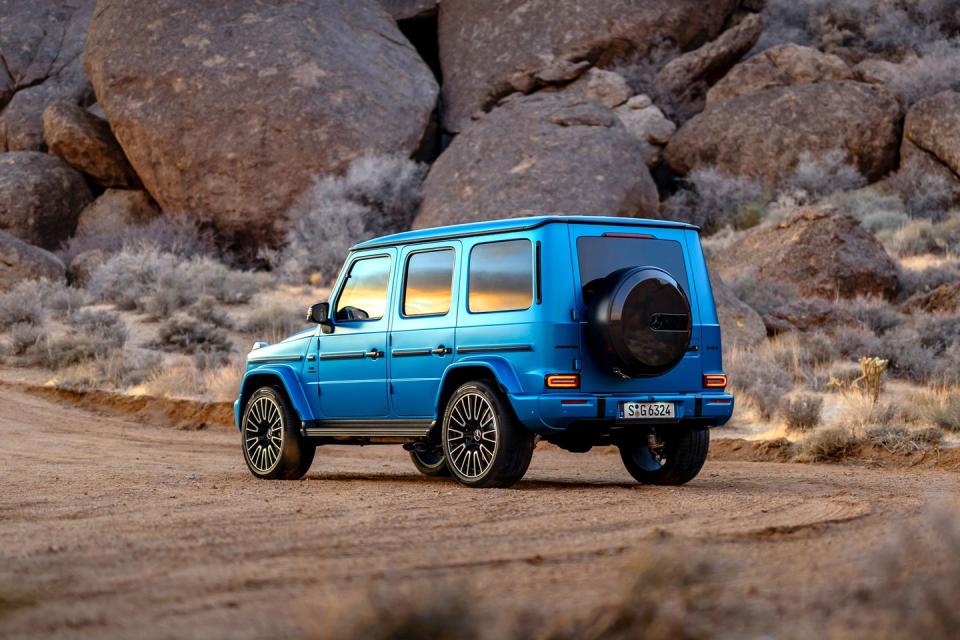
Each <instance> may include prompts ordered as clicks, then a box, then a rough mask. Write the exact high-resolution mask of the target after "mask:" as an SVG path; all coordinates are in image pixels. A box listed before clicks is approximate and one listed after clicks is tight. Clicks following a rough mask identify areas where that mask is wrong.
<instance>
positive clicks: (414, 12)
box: [380, 0, 437, 20]
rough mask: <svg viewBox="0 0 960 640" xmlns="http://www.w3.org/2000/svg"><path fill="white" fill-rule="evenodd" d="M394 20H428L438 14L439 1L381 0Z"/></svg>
mask: <svg viewBox="0 0 960 640" xmlns="http://www.w3.org/2000/svg"><path fill="white" fill-rule="evenodd" d="M380 4H382V5H383V8H384V9H386V10H387V12H388V13H389V14H390V15H391V16H392V17H393V19H394V20H409V19H411V18H426V17H429V16H435V15H436V13H437V0H380Z"/></svg>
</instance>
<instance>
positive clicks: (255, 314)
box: [242, 301, 306, 344]
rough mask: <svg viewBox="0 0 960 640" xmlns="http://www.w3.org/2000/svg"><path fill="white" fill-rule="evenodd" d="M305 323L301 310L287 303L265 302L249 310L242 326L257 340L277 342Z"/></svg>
mask: <svg viewBox="0 0 960 640" xmlns="http://www.w3.org/2000/svg"><path fill="white" fill-rule="evenodd" d="M305 324H306V322H305V320H304V314H303V312H300V311H297V310H295V309H292V308H291V307H290V305H289V304H283V303H281V302H273V301H270V302H267V303H265V304H262V305H260V306H257V307H255V308H254V309H253V310H251V312H250V315H249V316H247V319H246V320H245V321H244V322H243V325H242V328H243V330H244V331H246V332H247V333H251V334H253V335H254V336H256V338H257V339H258V340H266V341H267V342H269V343H271V344H272V343H274V342H279V341H280V340H283V339H284V338H286V337H287V336H289V335H290V334H292V333H293V332H295V331H296V330H298V329H302V328H303V326H304V325H305Z"/></svg>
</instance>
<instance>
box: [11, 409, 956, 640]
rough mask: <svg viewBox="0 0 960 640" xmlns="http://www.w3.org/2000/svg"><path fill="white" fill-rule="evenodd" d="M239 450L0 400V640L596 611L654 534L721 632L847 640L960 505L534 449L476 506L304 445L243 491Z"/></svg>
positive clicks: (785, 469)
mask: <svg viewBox="0 0 960 640" xmlns="http://www.w3.org/2000/svg"><path fill="white" fill-rule="evenodd" d="M238 447H239V445H238V438H237V436H236V434H235V433H233V432H229V431H225V430H220V429H208V430H204V431H194V432H191V431H180V430H176V429H173V428H170V427H163V426H158V425H151V424H140V423H137V422H135V421H132V420H130V419H121V418H117V417H103V416H100V415H95V414H92V413H88V412H86V411H83V410H81V409H78V408H76V407H73V406H67V405H61V404H58V403H56V402H55V401H53V400H49V399H41V398H38V397H36V396H34V395H29V394H27V393H23V392H19V391H15V390H5V391H4V393H3V394H2V397H0V468H2V475H0V478H2V481H3V486H2V489H0V491H2V493H0V636H4V637H69V638H76V637H224V636H230V637H279V636H299V635H302V634H303V630H304V628H309V627H311V626H312V625H315V624H316V621H317V620H318V619H320V618H319V617H318V616H321V615H322V613H323V611H325V610H326V609H327V608H328V607H330V606H337V605H338V603H340V604H342V602H343V601H344V598H345V597H347V596H348V595H349V594H354V593H357V592H360V591H363V590H364V589H366V588H367V587H368V586H369V585H370V584H376V585H387V586H394V585H428V584H430V583H437V582H440V583H444V584H446V583H450V584H460V585H465V588H469V591H470V594H471V595H470V597H471V598H473V599H474V600H475V602H476V606H478V607H480V608H482V609H484V610H486V611H491V612H497V613H498V615H505V614H508V613H511V612H514V611H517V610H519V609H522V608H531V609H535V610H537V611H538V612H540V613H541V614H544V615H551V614H553V613H560V612H569V611H576V610H579V609H582V608H586V607H589V606H591V605H593V604H595V603H598V602H602V601H603V600H604V599H605V598H608V597H609V594H610V593H611V592H612V591H613V590H614V589H615V588H616V585H617V584H619V581H620V580H621V576H622V574H623V571H624V567H625V566H626V565H627V564H628V563H629V561H630V559H631V558H632V557H633V555H634V554H635V553H637V551H638V550H639V549H643V548H645V547H646V546H647V545H649V544H650V543H651V541H652V540H654V539H657V538H662V537H663V536H664V535H669V536H670V537H671V539H674V540H677V541H681V542H682V543H684V544H685V545H687V547H688V548H691V549H701V550H704V551H706V552H708V553H709V554H711V555H714V556H716V557H717V558H720V559H722V561H723V563H724V564H723V566H725V567H728V568H729V573H728V574H725V575H721V576H720V577H719V578H717V579H720V580H722V581H723V584H722V587H723V592H724V594H725V595H724V597H725V598H728V599H729V600H730V602H737V603H746V604H747V605H748V606H749V611H750V612H751V614H750V615H744V616H739V617H737V618H736V619H732V620H730V621H729V629H724V630H722V631H729V632H730V633H731V634H732V635H737V636H739V635H741V634H747V635H758V634H761V633H769V634H773V635H775V636H784V637H788V636H794V635H797V634H803V633H805V632H807V631H812V630H815V629H816V630H820V629H822V628H825V627H831V628H837V627H839V628H841V629H845V630H847V631H850V630H853V631H854V632H856V631H858V630H862V624H861V622H862V621H861V618H863V616H858V615H856V614H857V608H858V607H862V606H864V605H863V604H862V602H861V600H862V599H861V598H857V597H855V596H857V594H858V593H859V592H860V590H862V588H863V587H864V586H868V585H869V584H870V581H871V580H872V579H873V577H874V575H875V574H874V572H873V569H872V565H873V558H874V557H875V552H876V550H877V549H878V548H882V547H884V546H886V545H890V544H892V543H894V542H896V541H897V540H898V539H899V536H900V532H901V531H902V530H903V528H904V526H905V525H906V524H907V523H911V522H913V523H917V522H922V518H923V517H924V516H923V514H925V513H927V511H928V508H929V505H933V506H934V507H937V506H940V507H943V506H944V505H946V506H947V507H949V508H954V509H955V508H956V506H957V502H956V500H957V497H956V496H957V495H958V491H957V490H958V488H960V474H957V473H955V472H948V471H910V470H899V471H889V470H871V469H865V468H855V467H842V466H826V465H798V464H777V463H751V462H720V461H715V460H711V461H709V462H708V463H707V466H706V467H705V469H704V471H703V473H702V474H701V476H700V477H699V478H698V479H697V480H696V481H694V482H693V483H691V484H690V485H688V486H686V487H683V488H652V487H642V486H637V485H636V484H634V483H633V482H631V481H630V479H629V477H628V475H627V474H626V472H625V471H624V470H623V469H622V467H621V465H620V461H619V457H618V456H616V455H614V454H611V453H607V452H605V451H594V452H591V453H590V454H587V455H573V454H568V453H564V452H561V451H558V450H556V449H543V450H540V449H538V451H537V453H536V455H535V457H534V462H533V465H532V468H531V469H530V472H529V473H528V475H527V477H526V479H525V481H524V482H522V483H521V484H519V485H518V486H517V487H516V488H514V489H511V490H488V491H477V490H467V489H463V488H460V487H458V486H457V485H455V484H453V482H452V481H444V480H429V479H425V478H422V477H420V476H419V475H418V474H417V473H416V472H415V471H414V469H413V467H412V466H411V465H410V463H409V461H408V459H407V458H406V455H405V454H404V452H403V451H402V450H400V449H399V448H398V447H365V448H344V447H330V448H326V449H321V450H320V451H319V452H318V455H317V461H316V462H315V463H314V468H313V470H312V471H311V473H310V474H309V476H308V477H307V478H306V479H304V480H303V481H298V482H288V483H281V482H261V481H256V480H254V479H253V478H252V477H251V476H249V475H248V473H247V471H246V469H245V468H244V466H243V462H242V459H241V455H240V451H239V448H238ZM916 531H918V532H919V533H915V537H914V538H913V539H912V542H911V544H916V545H918V546H917V554H916V556H917V565H918V567H920V568H921V569H924V568H929V569H930V570H932V571H934V570H936V565H937V559H936V558H935V557H931V554H926V553H924V552H923V547H922V545H923V536H924V528H923V527H922V526H921V527H919V528H918V529H917V530H916ZM865 624H868V623H865Z"/></svg>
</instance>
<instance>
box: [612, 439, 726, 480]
mask: <svg viewBox="0 0 960 640" xmlns="http://www.w3.org/2000/svg"><path fill="white" fill-rule="evenodd" d="M709 448H710V430H709V429H685V428H671V427H667V428H665V429H662V430H660V431H659V432H657V433H656V434H651V435H649V436H648V437H646V438H635V439H631V440H628V441H627V442H624V443H622V444H621V445H620V458H621V459H622V460H623V466H625V467H626V468H627V471H628V472H629V473H630V475H631V476H633V477H634V479H636V480H637V482H642V483H643V484H661V485H678V484H685V483H687V482H690V481H691V480H693V479H694V478H695V477H696V476H697V474H698V473H700V469H701V468H702V467H703V463H704V462H705V461H706V459H707V451H708V450H709Z"/></svg>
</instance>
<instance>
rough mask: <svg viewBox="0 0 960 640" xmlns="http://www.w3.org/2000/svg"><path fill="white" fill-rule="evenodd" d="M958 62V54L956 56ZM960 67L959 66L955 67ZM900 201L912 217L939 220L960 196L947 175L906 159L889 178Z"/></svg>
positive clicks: (959, 61) (959, 57) (959, 189)
mask: <svg viewBox="0 0 960 640" xmlns="http://www.w3.org/2000/svg"><path fill="white" fill-rule="evenodd" d="M957 62H958V63H960V56H958V58H957ZM957 69H958V71H960V66H958V67H957ZM888 183H889V185H890V187H892V188H893V189H894V190H895V191H896V192H897V193H898V194H899V196H900V199H901V200H902V201H903V203H904V206H905V209H906V213H907V214H908V215H909V216H910V217H911V218H926V219H929V220H940V219H941V218H943V216H944V215H945V214H946V212H947V211H948V210H949V209H950V207H951V206H952V205H953V203H955V202H956V201H957V198H958V197H960V188H958V187H957V184H956V182H955V181H953V180H951V179H949V178H947V177H946V176H943V175H940V174H935V173H930V172H928V171H925V170H924V169H923V168H922V166H921V165H920V164H919V163H909V164H907V165H905V166H903V167H901V168H900V169H899V170H898V171H896V172H894V173H893V174H891V175H890V178H889V180H888Z"/></svg>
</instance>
